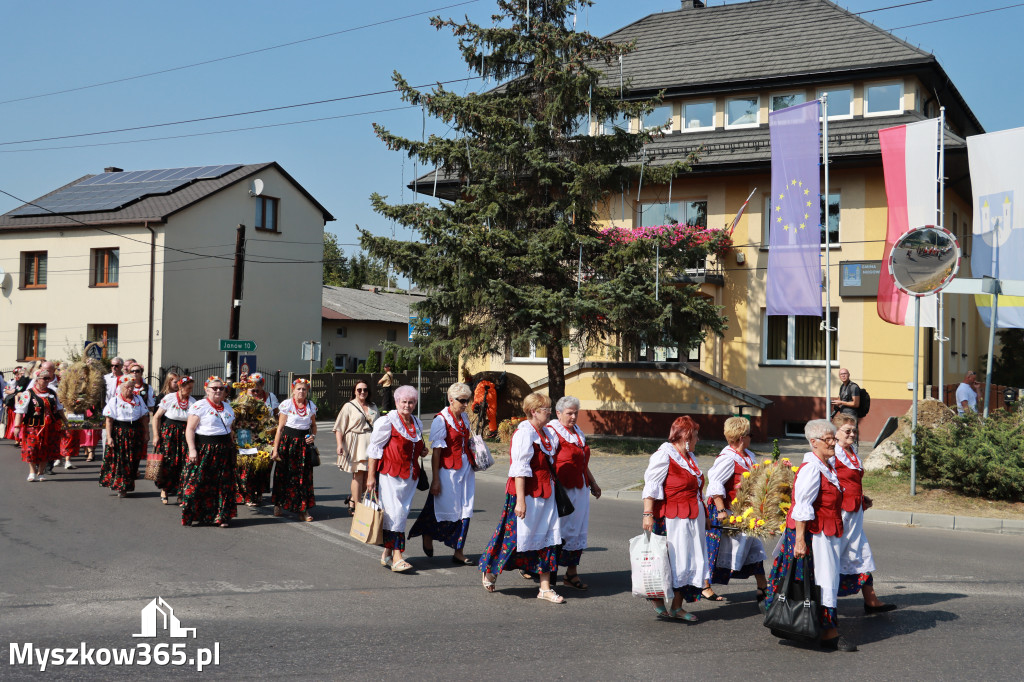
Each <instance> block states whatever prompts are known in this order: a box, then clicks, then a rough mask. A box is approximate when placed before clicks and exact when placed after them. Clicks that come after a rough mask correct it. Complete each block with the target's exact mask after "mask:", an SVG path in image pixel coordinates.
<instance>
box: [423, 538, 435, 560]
mask: <svg viewBox="0 0 1024 682" xmlns="http://www.w3.org/2000/svg"><path fill="white" fill-rule="evenodd" d="M423 553H424V554H426V555H427V556H428V557H430V556H434V543H433V542H431V543H430V545H427V541H426V540H424V541H423Z"/></svg>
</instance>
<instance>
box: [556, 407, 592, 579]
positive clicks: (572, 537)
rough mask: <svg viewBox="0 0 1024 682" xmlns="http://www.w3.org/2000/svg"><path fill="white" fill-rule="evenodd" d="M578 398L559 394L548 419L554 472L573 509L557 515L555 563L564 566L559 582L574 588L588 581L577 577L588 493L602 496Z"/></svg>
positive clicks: (584, 540) (584, 539)
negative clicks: (559, 535)
mask: <svg viewBox="0 0 1024 682" xmlns="http://www.w3.org/2000/svg"><path fill="white" fill-rule="evenodd" d="M579 413H580V401H579V400H578V399H576V398H574V397H572V396H568V395H567V396H562V397H561V398H560V399H559V400H558V403H557V404H555V414H556V415H557V417H558V419H556V420H554V421H551V422H549V423H548V429H550V430H551V431H552V432H553V433H554V436H555V439H556V442H555V448H556V453H555V475H556V476H558V480H559V482H560V483H561V484H562V486H563V487H564V488H565V491H566V492H567V493H568V494H569V499H570V500H572V506H573V512H572V514H569V515H568V516H565V517H562V518H561V519H559V525H560V529H561V532H562V547H561V549H560V550H559V552H558V565H559V566H565V567H566V571H565V577H564V578H563V579H562V584H563V585H565V586H566V587H571V588H573V589H576V590H586V589H588V587H589V586H588V585H587V584H586V583H585V582H583V581H582V580H580V576H579V572H578V571H579V565H580V558H581V557H582V556H583V550H584V549H586V548H587V527H588V526H589V525H590V496H591V495H593V496H594V497H595V498H600V497H601V488H600V486H598V485H597V481H596V480H594V475H593V474H592V473H591V472H590V446H589V445H587V439H586V437H585V436H584V435H583V432H582V431H581V430H580V428H579V427H578V426H576V419H577V417H578V416H579Z"/></svg>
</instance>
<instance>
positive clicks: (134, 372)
mask: <svg viewBox="0 0 1024 682" xmlns="http://www.w3.org/2000/svg"><path fill="white" fill-rule="evenodd" d="M132 374H142V370H141V369H133V370H132Z"/></svg>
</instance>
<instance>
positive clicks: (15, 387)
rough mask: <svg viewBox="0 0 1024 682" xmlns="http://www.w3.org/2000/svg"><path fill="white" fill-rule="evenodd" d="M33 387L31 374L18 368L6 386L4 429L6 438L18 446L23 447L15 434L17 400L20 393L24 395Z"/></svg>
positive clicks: (22, 368)
mask: <svg viewBox="0 0 1024 682" xmlns="http://www.w3.org/2000/svg"><path fill="white" fill-rule="evenodd" d="M31 385H32V377H31V373H30V372H28V371H26V370H25V368H24V367H21V366H18V367H15V368H14V378H13V379H11V381H9V382H7V385H6V386H4V407H5V409H6V410H7V426H6V428H5V429H4V438H6V439H7V440H13V441H15V443H16V444H18V445H21V438H20V437H19V436H17V435H15V433H14V420H15V416H14V415H15V412H14V409H15V400H16V398H17V396H18V394H19V393H22V392H23V391H25V390H26V389H27V388H28V387H29V386H31Z"/></svg>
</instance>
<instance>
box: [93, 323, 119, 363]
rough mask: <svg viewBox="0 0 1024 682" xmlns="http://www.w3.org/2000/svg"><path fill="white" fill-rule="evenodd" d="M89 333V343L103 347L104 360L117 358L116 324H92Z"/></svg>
mask: <svg viewBox="0 0 1024 682" xmlns="http://www.w3.org/2000/svg"><path fill="white" fill-rule="evenodd" d="M88 332H89V333H88V337H89V341H90V342H94V343H99V344H100V345H101V346H102V347H103V351H102V352H103V357H104V358H113V357H117V325H116V324H90V325H89V330H88Z"/></svg>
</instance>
